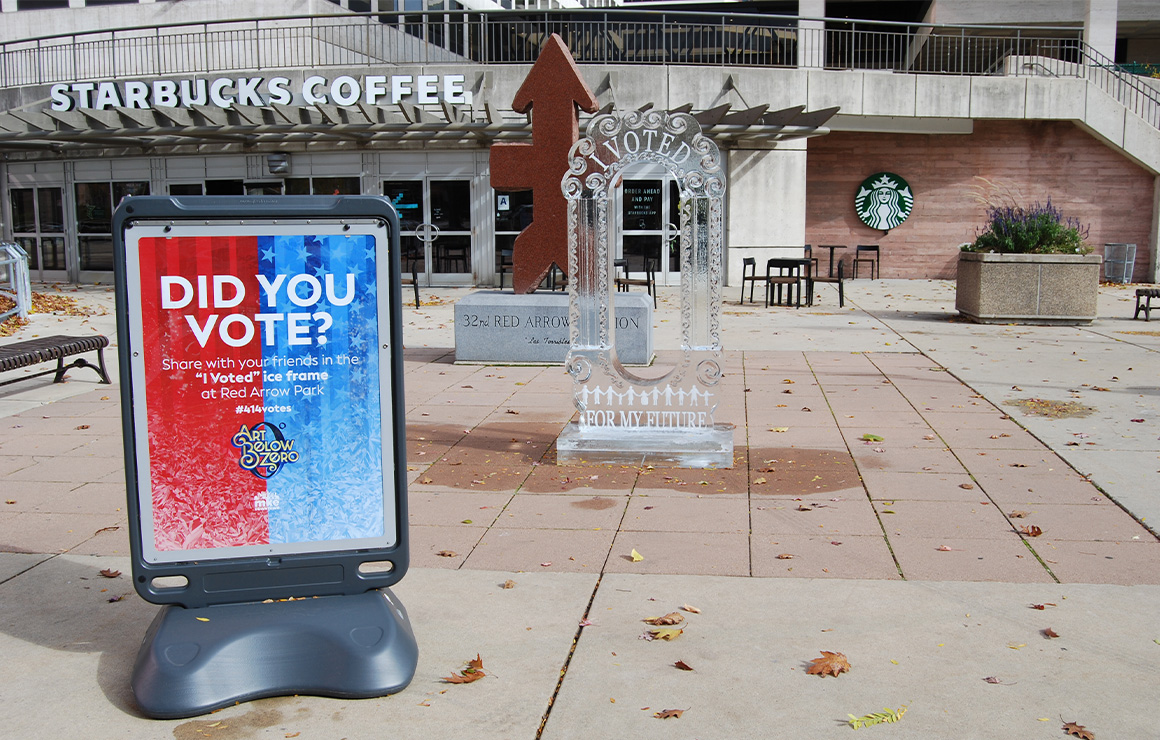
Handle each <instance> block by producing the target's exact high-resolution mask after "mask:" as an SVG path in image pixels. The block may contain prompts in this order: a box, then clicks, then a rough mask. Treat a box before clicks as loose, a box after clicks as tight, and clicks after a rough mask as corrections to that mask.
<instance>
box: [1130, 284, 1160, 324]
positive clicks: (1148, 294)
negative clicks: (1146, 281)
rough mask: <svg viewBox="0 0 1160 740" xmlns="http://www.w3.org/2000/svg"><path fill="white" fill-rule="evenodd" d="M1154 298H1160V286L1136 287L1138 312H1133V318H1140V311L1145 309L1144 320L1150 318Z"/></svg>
mask: <svg viewBox="0 0 1160 740" xmlns="http://www.w3.org/2000/svg"><path fill="white" fill-rule="evenodd" d="M1153 298H1160V288H1136V313H1134V314H1132V318H1133V319H1138V318H1140V312H1141V311H1143V312H1144V320H1145V321H1148V320H1150V319H1151V316H1150V314H1151V313H1152V299H1153Z"/></svg>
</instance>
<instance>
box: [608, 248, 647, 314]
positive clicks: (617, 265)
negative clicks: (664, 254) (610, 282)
mask: <svg viewBox="0 0 1160 740" xmlns="http://www.w3.org/2000/svg"><path fill="white" fill-rule="evenodd" d="M612 265H613V268H614V269H615V270H622V271H623V275H621V274H617V275H616V289H617V290H618V291H623V292H625V293H627V292H628V289H629V288H631V287H632V286H634V285H638V286H643V287H644V288H645V289H646V290H648V294H649V295H650V296H652V299H653V308H656V307H657V293H656V287H657V260H656V259H652V258H648V259H645V261H644V277H643V278H633V277H629V274H628V260H626V259H619V260H613V261H612Z"/></svg>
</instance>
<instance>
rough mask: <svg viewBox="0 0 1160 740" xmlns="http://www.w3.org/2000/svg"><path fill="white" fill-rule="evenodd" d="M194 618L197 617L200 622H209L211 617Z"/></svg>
mask: <svg viewBox="0 0 1160 740" xmlns="http://www.w3.org/2000/svg"><path fill="white" fill-rule="evenodd" d="M194 619H196V620H197V621H199V622H208V621H209V617H194Z"/></svg>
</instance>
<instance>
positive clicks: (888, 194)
mask: <svg viewBox="0 0 1160 740" xmlns="http://www.w3.org/2000/svg"><path fill="white" fill-rule="evenodd" d="M913 208H914V195H913V194H912V193H911V192H910V185H908V184H907V182H906V180H903V179H902V178H901V177H899V176H898V175H895V174H894V173H891V172H877V173H875V174H873V175H870V177H867V178H866V179H865V180H863V181H862V184H861V185H860V186H859V187H858V195H857V196H855V198H854V210H855V211H857V213H858V218H860V219H862V223H864V224H866V225H867V226H869V227H870V228H872V229H881V230H882V231H889V230H891V229H893V228H894V227H895V226H898V225H899V224H900V223H902V222H903V221H905V220H906V218H907V216H909V215H910V211H911V209H913Z"/></svg>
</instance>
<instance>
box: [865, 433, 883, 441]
mask: <svg viewBox="0 0 1160 740" xmlns="http://www.w3.org/2000/svg"><path fill="white" fill-rule="evenodd" d="M862 441H863V442H885V441H886V438H885V437H879V436H878V435H877V434H869V433H867V434H863V435H862Z"/></svg>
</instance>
